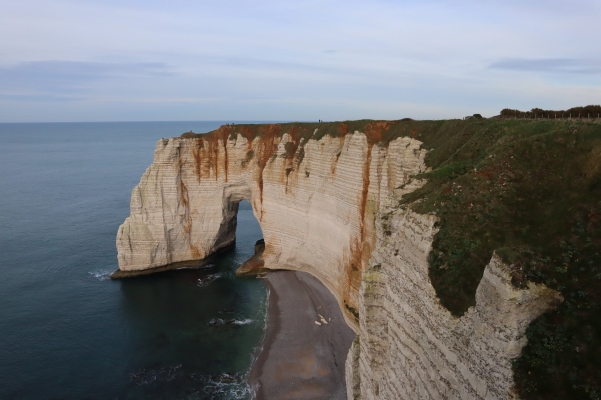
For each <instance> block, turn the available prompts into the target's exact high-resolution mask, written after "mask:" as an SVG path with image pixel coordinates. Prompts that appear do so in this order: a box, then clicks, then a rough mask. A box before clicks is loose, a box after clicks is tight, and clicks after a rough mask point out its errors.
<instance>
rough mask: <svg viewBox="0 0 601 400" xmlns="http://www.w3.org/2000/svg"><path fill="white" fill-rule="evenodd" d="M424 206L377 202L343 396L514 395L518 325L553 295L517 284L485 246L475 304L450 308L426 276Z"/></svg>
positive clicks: (430, 223) (522, 327)
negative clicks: (462, 309) (417, 209)
mask: <svg viewBox="0 0 601 400" xmlns="http://www.w3.org/2000/svg"><path fill="white" fill-rule="evenodd" d="M436 220H437V218H436V217H435V216H433V215H419V214H416V213H413V212H411V211H410V210H403V209H393V210H383V212H382V213H381V214H380V218H379V219H378V221H377V223H376V226H377V227H378V232H377V243H376V249H375V251H374V253H373V256H372V259H371V261H370V267H369V269H368V270H367V271H366V272H365V274H364V277H363V283H362V286H361V293H360V296H361V299H362V301H361V309H360V315H361V317H360V333H359V340H357V341H356V342H355V344H354V345H353V347H352V348H351V351H350V353H349V357H348V358H347V365H346V370H347V389H348V395H349V396H348V398H349V399H508V398H514V397H515V394H514V392H513V390H512V389H513V374H512V370H511V361H512V360H513V359H515V358H517V357H518V356H519V354H520V352H521V349H522V347H523V346H524V345H525V344H526V338H525V336H524V334H525V331H526V328H527V327H528V325H529V324H530V322H531V321H532V320H534V319H535V318H536V317H538V316H539V315H541V314H542V313H543V312H545V311H548V310H549V309H550V308H552V307H553V306H554V305H556V304H557V303H558V302H559V301H561V300H562V299H561V297H560V295H559V294H558V293H557V292H555V291H552V290H550V289H547V288H546V287H545V286H543V285H534V284H530V286H529V287H528V289H524V290H520V289H516V288H514V287H513V286H512V284H511V277H510V274H509V271H508V269H507V266H506V265H504V264H503V263H502V261H501V260H500V258H499V257H498V256H496V255H493V257H492V259H491V261H490V263H489V265H488V266H487V267H486V269H485V272H484V276H483V278H482V281H481V282H480V285H479V286H478V289H477V292H476V305H475V306H474V307H472V308H470V309H469V310H468V312H467V313H466V314H465V315H464V316H463V317H461V318H456V317H453V316H452V315H451V313H450V312H449V311H448V310H446V309H445V308H444V307H442V306H441V305H440V302H439V301H438V299H437V297H436V293H435V291H434V288H433V287H432V285H431V284H430V279H429V278H428V261H427V255H428V253H429V251H430V248H431V243H432V239H433V236H434V234H435V233H436V231H437V230H436V228H435V227H434V226H435V222H436Z"/></svg>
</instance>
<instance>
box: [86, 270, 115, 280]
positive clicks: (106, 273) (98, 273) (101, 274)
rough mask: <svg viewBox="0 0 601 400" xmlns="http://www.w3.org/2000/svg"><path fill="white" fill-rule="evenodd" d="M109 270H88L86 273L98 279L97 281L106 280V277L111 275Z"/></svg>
mask: <svg viewBox="0 0 601 400" xmlns="http://www.w3.org/2000/svg"><path fill="white" fill-rule="evenodd" d="M111 273H112V271H111V270H100V271H91V272H88V274H89V275H90V276H91V277H92V278H94V279H98V280H99V281H106V280H107V279H109V278H110V277H111Z"/></svg>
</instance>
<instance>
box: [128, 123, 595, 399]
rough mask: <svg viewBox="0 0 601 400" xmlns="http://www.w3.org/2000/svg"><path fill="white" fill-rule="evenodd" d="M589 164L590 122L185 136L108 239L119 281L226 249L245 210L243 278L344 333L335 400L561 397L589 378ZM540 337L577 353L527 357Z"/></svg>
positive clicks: (170, 146) (161, 156)
mask: <svg viewBox="0 0 601 400" xmlns="http://www.w3.org/2000/svg"><path fill="white" fill-rule="evenodd" d="M600 154H601V124H600V123H599V121H597V120H593V119H588V120H579V121H574V120H551V119H550V117H549V118H546V119H542V118H540V117H539V118H532V119H526V118H523V119H519V118H516V117H507V118H501V117H499V118H497V119H489V120H485V119H481V117H479V116H478V117H474V118H470V119H466V120H448V121H414V120H411V119H403V120H398V121H370V120H362V121H344V122H336V123H290V124H268V125H235V126H234V125H226V126H222V127H221V128H219V129H218V130H216V131H213V132H209V133H207V134H194V133H192V132H189V133H186V134H183V135H182V136H181V137H177V138H171V139H161V140H160V141H159V142H158V143H157V148H156V150H155V157H154V162H153V164H152V165H151V166H150V167H149V168H148V170H147V171H146V172H145V174H144V175H143V177H142V179H141V181H140V184H139V185H138V186H136V188H135V189H134V191H133V193H132V200H131V214H130V216H129V217H128V218H127V219H126V220H125V222H124V223H123V225H121V227H120V228H119V231H118V235H117V249H118V259H119V268H120V270H122V271H129V272H131V273H135V272H136V271H145V270H150V269H153V268H158V267H162V266H165V265H169V264H172V263H176V262H182V261H188V260H202V259H205V258H206V257H209V256H210V255H211V254H213V253H215V252H216V251H218V250H220V249H222V248H225V247H228V246H231V245H232V243H233V242H234V241H235V231H236V214H237V207H238V203H239V202H240V201H241V200H248V201H249V202H250V203H251V205H252V207H253V213H254V215H255V217H256V218H257V220H258V222H259V224H260V226H261V229H262V231H263V235H264V239H265V244H264V246H265V247H264V251H263V253H262V255H261V257H260V259H259V258H257V259H255V260H254V262H253V263H251V265H249V267H252V268H255V269H257V270H258V271H263V270H269V269H278V270H280V269H283V270H292V271H301V272H306V273H309V274H310V275H311V276H313V277H315V278H317V279H318V280H319V281H320V282H321V283H322V284H323V285H324V286H325V287H326V288H327V289H328V290H329V292H330V293H331V294H332V296H333V297H334V298H335V300H336V302H337V304H338V307H339V309H340V310H341V313H342V316H343V317H344V319H345V321H346V323H347V324H348V326H349V327H350V328H351V329H352V330H353V331H354V332H355V333H356V334H357V335H358V336H357V339H356V340H354V341H353V344H352V346H351V348H350V351H349V352H348V355H347V357H346V364H345V380H346V390H347V396H348V398H349V399H377V398H440V399H442V398H461V399H485V398H486V399H507V398H517V397H519V396H523V397H528V396H530V394H532V393H543V392H545V391H546V390H548V388H550V387H555V389H554V390H556V391H557V393H562V395H564V397H565V396H568V397H569V396H572V397H574V396H576V397H578V394H579V393H584V392H583V391H586V390H589V391H590V390H593V389H594V390H597V389H595V388H597V386H596V385H597V383H598V382H597V381H596V380H595V379H596V378H594V376H599V374H597V375H596V374H590V373H588V372H586V371H589V370H590V369H591V368H592V370H594V371H598V370H599V369H598V366H595V365H596V364H595V362H596V361H594V360H596V359H599V358H597V357H596V356H595V355H596V354H598V353H599V352H600V351H601V350H599V349H601V347H600V346H599V344H601V327H599V326H597V325H595V324H594V323H593V322H592V321H596V320H599V318H596V317H598V311H596V310H598V309H599V307H598V304H601V295H599V292H600V291H599V290H598V289H599V285H598V284H597V281H596V280H595V279H596V278H595V277H596V276H597V274H600V275H599V276H601V271H599V269H598V267H595V265H599V261H601V259H599V257H600V256H599V252H600V251H601V222H600V221H601V218H598V217H597V216H598V215H601V203H599V198H601V192H600V190H601V185H600V184H599V182H601V167H599V165H601V163H599V160H600V159H601V157H600ZM550 160H551V161H550ZM252 268H251V269H252ZM274 276H277V275H274ZM268 279H271V278H268ZM273 279H274V281H273V282H272V284H273V285H274V289H273V290H274V292H275V293H277V296H278V302H279V303H278V302H276V304H281V305H282V307H283V304H287V303H286V302H287V301H293V300H290V299H283V297H286V294H285V291H281V290H280V291H278V290H277V288H276V286H277V284H283V285H284V287H285V285H290V283H289V282H288V283H285V284H284V283H282V282H280V281H279V280H278V279H279V278H277V279H276V278H273ZM303 282H304V281H303ZM582 282H589V283H590V285H583V284H582ZM307 304H308V303H307ZM272 307H273V306H272ZM311 307H312V305H311ZM282 309H283V308H282ZM576 309H577V310H579V311H578V312H575V311H574V310H576ZM299 312H300V313H305V312H307V313H308V312H309V311H308V309H304V310H299ZM310 312H313V310H312V309H311V310H310ZM281 314H282V315H283V314H284V313H283V312H282V313H281ZM271 315H273V316H274V317H273V321H276V320H277V318H276V315H279V314H278V313H275V312H274V313H273V314H270V316H271ZM324 316H325V315H324ZM328 318H329V317H328ZM273 321H272V323H275V322H273ZM314 322H315V321H314ZM317 322H320V320H318V321H317ZM314 325H315V326H314V327H311V328H312V329H318V328H322V326H321V325H317V324H314ZM282 326H283V325H282ZM566 327H568V328H566ZM281 329H282V331H283V329H284V328H281ZM286 329H287V328H286ZM276 331H277V329H274V330H273V332H276ZM570 332H571V333H570ZM276 336H277V335H276ZM549 337H557V338H561V342H562V343H563V342H565V343H570V344H569V346H570V348H572V347H571V346H573V348H575V349H577V351H576V352H575V353H574V354H573V355H572V353H570V355H569V356H567V355H561V356H560V353H561V352H562V351H564V350H562V349H563V347H561V346H560V347H554V348H553V349H552V350H550V352H549V351H548V349H547V350H544V349H543V348H542V347H540V346H543V347H544V343H548V340H547V339H548V338H549ZM273 343H274V344H273V347H272V348H269V347H267V348H268V350H269V354H270V355H269V358H268V359H266V360H263V359H261V360H259V361H258V362H257V367H256V368H257V371H263V373H258V372H254V373H255V374H258V375H254V376H255V378H254V379H256V382H259V383H262V386H261V385H259V387H258V388H259V390H263V391H265V393H266V391H268V390H283V389H282V387H280V389H276V388H277V387H278V386H277V385H275V386H273V388H269V387H268V385H267V383H268V382H270V381H269V380H268V378H266V377H265V373H266V372H265V371H269V368H271V367H270V365H271V364H270V361H269V359H270V358H273V359H274V360H282V361H281V362H284V360H283V359H280V358H278V354H280V351H284V349H283V348H280V347H278V345H277V340H275V342H273ZM590 343H592V345H591V344H590ZM278 348H279V349H280V350H277V351H276V350H274V349H278ZM566 348H567V347H566ZM562 354H563V353H562ZM599 355H600V356H601V354H599ZM583 357H584V358H583ZM335 359H336V358H335ZM586 360H588V361H586ZM582 365H585V366H586V368H584V369H582V368H581V366H582ZM549 366H553V367H552V368H551V367H549ZM273 368H275V367H273ZM291 368H292V367H291ZM595 368H596V369H595ZM292 369H294V368H292ZM274 371H275V370H274ZM557 371H564V372H565V373H559V372H557ZM569 371H572V372H570V374H571V375H570V374H569V373H568V372H569ZM314 372H315V371H314ZM315 373H317V372H315ZM261 376H263V378H261ZM566 376H570V380H569V381H568V380H566V379H567V378H565V377H566ZM574 382H580V383H574ZM586 385H588V386H586ZM261 387H263V389H261ZM587 388H588V389H587ZM591 388H593V389H591ZM600 390H601V388H600ZM533 396H534V395H533Z"/></svg>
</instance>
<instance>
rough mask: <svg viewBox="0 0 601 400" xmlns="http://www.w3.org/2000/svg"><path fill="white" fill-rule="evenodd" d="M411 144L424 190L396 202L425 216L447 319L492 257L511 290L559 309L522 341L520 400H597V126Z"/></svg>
mask: <svg viewBox="0 0 601 400" xmlns="http://www.w3.org/2000/svg"><path fill="white" fill-rule="evenodd" d="M416 137H417V138H418V139H419V140H422V141H423V142H424V143H425V145H424V146H425V147H426V148H427V149H430V150H431V152H430V153H429V154H428V156H427V158H426V161H427V164H428V165H429V166H430V167H432V171H431V172H429V173H426V174H423V175H422V176H420V177H422V178H427V179H428V183H427V184H426V185H425V186H424V187H423V188H421V189H419V190H417V191H415V192H413V193H411V194H409V195H407V196H405V197H404V199H403V201H402V203H405V204H409V203H414V202H415V201H417V200H419V202H418V203H416V204H413V205H412V207H413V209H414V210H415V211H417V212H422V213H426V212H435V213H436V214H437V215H438V216H439V217H440V231H439V233H438V234H437V235H436V237H435V239H434V243H433V250H432V252H431V253H430V257H429V262H430V278H431V280H432V284H433V286H434V288H435V289H436V292H437V295H438V296H439V298H440V301H441V303H442V304H443V305H444V306H445V307H447V308H448V309H449V310H451V312H452V313H453V314H455V315H457V316H459V315H462V314H463V313H464V312H465V311H466V310H467V309H468V307H470V306H472V305H474V301H475V300H474V299H475V292H476V288H477V286H478V283H479V282H480V279H481V277H482V274H483V272H484V268H485V266H486V264H487V263H488V262H489V260H490V258H491V256H492V253H493V251H495V250H496V251H497V252H498V254H499V255H501V256H502V257H503V258H504V260H505V261H506V262H508V263H511V264H512V266H513V269H512V271H513V283H514V285H516V286H518V287H524V286H525V285H526V282H527V281H534V282H539V283H544V284H546V285H547V286H549V287H551V288H554V289H556V290H559V291H560V292H561V293H562V295H563V296H564V298H565V302H564V303H563V304H561V305H560V306H559V307H558V308H557V309H556V310H554V311H552V312H549V313H547V314H545V315H543V316H541V317H540V318H538V319H537V320H536V321H535V322H534V323H533V324H532V325H531V326H530V327H529V329H528V331H527V337H528V345H527V346H526V347H525V348H524V351H523V353H522V356H521V357H520V358H519V359H518V360H516V361H515V363H514V370H515V377H516V384H517V388H518V390H519V392H520V394H521V396H522V397H524V398H532V399H565V398H591V399H598V398H599V397H600V395H601V255H600V253H601V124H599V123H596V122H592V121H591V122H588V123H587V122H573V121H560V122H557V121H519V120H486V121H468V122H467V123H465V122H463V121H461V122H459V121H457V122H452V121H449V122H447V123H445V124H443V125H441V126H440V129H438V130H437V131H431V130H430V131H428V130H424V131H422V132H420V130H419V129H418V133H417V135H416Z"/></svg>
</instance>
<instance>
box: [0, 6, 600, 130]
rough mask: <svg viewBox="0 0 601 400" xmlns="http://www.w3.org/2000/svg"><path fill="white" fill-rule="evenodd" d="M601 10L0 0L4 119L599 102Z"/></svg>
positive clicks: (256, 115)
mask: <svg viewBox="0 0 601 400" xmlns="http://www.w3.org/2000/svg"><path fill="white" fill-rule="evenodd" d="M600 38H601V0H595V1H592V0H581V1H578V0H571V1H559V0H527V1H524V0H504V1H495V0H458V1H453V0H448V1H430V0H420V1H402V0H399V1H392V0H371V1H354V0H345V1H327V0H321V1H302V0H297V1H281V0H280V1H271V0H257V1H236V0H218V1H205V0H194V1H188V0H170V1H158V0H44V1H41V0H40V1H38V0H33V1H30V0H19V1H14V0H0V122H28V121H31V122H37V121H140V120H151V121H154V120H231V121H235V120H317V119H324V120H341V119H361V118H374V119H380V118H382V119H398V118H404V117H413V118H419V119H438V118H456V117H463V116H464V115H471V114H474V113H481V114H483V115H485V116H493V115H496V114H498V113H499V111H500V110H501V109H502V108H505V107H510V108H519V109H531V108H532V107H541V108H555V109H558V108H562V109H563V108H569V107H573V106H580V105H587V104H599V103H601V40H600Z"/></svg>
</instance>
